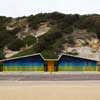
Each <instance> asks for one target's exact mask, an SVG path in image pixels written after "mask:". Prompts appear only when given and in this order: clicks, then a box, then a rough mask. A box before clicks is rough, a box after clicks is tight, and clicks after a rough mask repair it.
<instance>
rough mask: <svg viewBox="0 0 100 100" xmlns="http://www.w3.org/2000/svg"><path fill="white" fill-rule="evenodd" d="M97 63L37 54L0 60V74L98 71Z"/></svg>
mask: <svg viewBox="0 0 100 100" xmlns="http://www.w3.org/2000/svg"><path fill="white" fill-rule="evenodd" d="M98 62H99V61H96V60H91V59H86V58H80V57H76V56H71V55H65V54H62V55H61V56H59V58H58V59H44V57H43V56H42V55H41V54H40V53H38V54H33V55H27V56H22V57H16V58H10V59H4V60H0V71H1V72H7V71H8V72H13V71H15V72H16V71H33V72H60V71H61V72H62V71H64V72H66V71H97V72H98V71H100V67H99V63H98Z"/></svg>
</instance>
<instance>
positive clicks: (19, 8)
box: [0, 0, 100, 17]
mask: <svg viewBox="0 0 100 100" xmlns="http://www.w3.org/2000/svg"><path fill="white" fill-rule="evenodd" d="M54 11H58V12H62V13H65V14H76V13H78V14H93V13H97V14H100V0H0V16H8V17H20V16H28V15H31V14H33V15H35V14H37V13H46V12H54Z"/></svg>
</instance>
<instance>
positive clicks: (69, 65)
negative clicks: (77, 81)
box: [58, 56, 97, 71]
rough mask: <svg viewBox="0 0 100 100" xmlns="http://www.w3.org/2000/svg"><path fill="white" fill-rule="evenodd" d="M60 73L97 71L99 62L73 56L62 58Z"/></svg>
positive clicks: (59, 62)
mask: <svg viewBox="0 0 100 100" xmlns="http://www.w3.org/2000/svg"><path fill="white" fill-rule="evenodd" d="M58 71H97V62H96V61H92V60H87V59H82V58H76V57H71V56H62V57H61V59H60V60H59V61H58Z"/></svg>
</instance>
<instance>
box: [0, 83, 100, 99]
mask: <svg viewBox="0 0 100 100" xmlns="http://www.w3.org/2000/svg"><path fill="white" fill-rule="evenodd" d="M0 100H100V81H62V82H61V81H58V82H55V81H51V82H50V81H43V82H42V81H0Z"/></svg>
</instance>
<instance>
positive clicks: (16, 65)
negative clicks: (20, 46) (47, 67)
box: [3, 56, 44, 71]
mask: <svg viewBox="0 0 100 100" xmlns="http://www.w3.org/2000/svg"><path fill="white" fill-rule="evenodd" d="M3 71H44V61H43V59H42V58H41V57H40V56H31V57H25V58H20V59H15V60H8V61H5V62H4V64H3Z"/></svg>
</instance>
